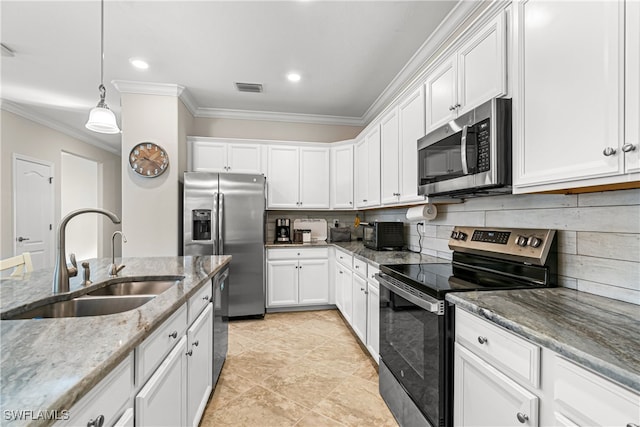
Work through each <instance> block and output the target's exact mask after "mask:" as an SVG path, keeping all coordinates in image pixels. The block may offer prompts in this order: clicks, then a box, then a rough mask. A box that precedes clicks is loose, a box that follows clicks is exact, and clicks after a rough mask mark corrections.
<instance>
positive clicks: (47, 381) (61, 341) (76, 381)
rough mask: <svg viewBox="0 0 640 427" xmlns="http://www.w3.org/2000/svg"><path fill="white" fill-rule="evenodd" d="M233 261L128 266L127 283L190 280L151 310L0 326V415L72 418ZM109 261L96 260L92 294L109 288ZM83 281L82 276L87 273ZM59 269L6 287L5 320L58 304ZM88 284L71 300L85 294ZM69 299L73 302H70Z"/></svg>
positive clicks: (0, 290)
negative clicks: (55, 282)
mask: <svg viewBox="0 0 640 427" xmlns="http://www.w3.org/2000/svg"><path fill="white" fill-rule="evenodd" d="M230 260H231V257H230V256H211V257H209V256H206V257H166V258H164V257H160V258H125V259H124V260H122V261H123V263H124V264H125V265H126V268H125V269H124V270H122V271H121V272H120V274H119V276H121V277H135V278H139V279H144V278H147V277H154V276H159V275H162V276H184V280H182V281H181V282H180V283H179V284H177V285H176V286H175V287H173V288H170V289H169V290H167V291H165V292H163V293H162V294H160V295H158V296H157V297H156V298H154V299H153V300H151V301H150V302H148V303H147V304H145V305H143V306H141V307H139V308H137V309H134V310H131V311H127V312H124V313H119V314H111V315H106V316H93V317H80V318H60V319H31V320H1V321H0V352H1V355H0V387H1V391H0V414H4V413H5V412H4V411H5V410H8V411H11V410H32V411H44V410H58V411H62V410H65V409H66V410H68V409H69V408H71V407H72V406H73V404H74V403H75V402H77V401H78V400H79V399H80V398H81V397H82V396H83V395H84V394H86V393H87V392H88V391H89V390H91V388H92V387H93V386H95V385H96V384H97V383H98V382H100V380H101V379H102V378H104V377H105V376H106V375H107V374H108V373H109V372H111V370H112V369H113V368H115V367H116V366H117V365H118V364H119V363H120V362H121V361H122V360H124V358H125V357H126V356H127V355H128V354H129V353H130V352H131V351H132V350H133V349H134V348H135V347H136V346H137V345H138V344H140V343H141V342H142V341H143V340H144V339H145V338H146V337H147V336H148V335H149V334H150V333H151V332H152V331H153V330H155V328H156V327H157V326H159V325H160V324H161V323H162V322H163V321H164V320H166V319H167V318H168V317H169V316H170V315H171V314H172V313H173V312H174V311H175V310H176V309H177V308H179V307H180V306H182V304H184V303H185V302H186V301H187V300H188V298H189V297H190V296H191V295H192V294H193V293H194V292H196V291H197V289H199V288H200V287H201V286H204V285H205V283H210V281H209V279H210V278H211V277H213V276H214V275H215V273H217V272H218V271H220V269H222V268H223V267H224V266H225V265H226V264H228V263H229V261H230ZM109 263H110V260H107V259H98V260H95V259H94V260H90V264H91V271H92V274H91V276H92V279H93V281H94V283H93V284H92V285H91V288H99V287H101V286H104V281H106V280H108V279H109V278H108V276H107V274H106V272H107V267H108V265H109ZM79 276H82V272H80V274H79ZM52 278H53V269H46V270H38V271H34V272H32V273H30V274H27V275H26V276H25V277H23V278H12V279H3V280H2V282H1V284H0V315H2V316H3V317H4V316H6V315H7V314H8V313H11V312H20V311H24V310H23V309H22V308H21V307H29V306H35V305H39V304H38V303H37V301H41V300H57V299H66V298H61V297H64V296H53V295H52V292H51V289H52V284H51V280H52ZM81 281H82V280H81V278H80V277H75V278H72V279H71V285H70V287H71V294H73V295H75V294H81V293H84V292H86V291H87V290H88V289H89V288H82V286H81ZM68 295H69V294H67V296H68ZM52 422H53V421H46V420H39V421H33V422H31V421H30V420H22V421H18V420H14V421H10V420H6V419H5V417H4V415H3V420H2V425H10V426H22V425H41V426H45V425H49V424H51V423H52Z"/></svg>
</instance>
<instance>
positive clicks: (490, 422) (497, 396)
mask: <svg viewBox="0 0 640 427" xmlns="http://www.w3.org/2000/svg"><path fill="white" fill-rule="evenodd" d="M454 367H455V368H454V369H455V374H454V378H455V384H454V415H453V418H454V425H455V426H516V425H523V426H537V425H538V406H539V399H538V397H537V396H536V395H534V394H532V393H530V392H529V391H527V390H526V389H525V388H523V387H521V386H519V385H518V384H517V383H516V382H515V381H513V380H512V379H510V378H509V377H507V376H506V375H504V374H503V373H502V372H500V371H498V370H497V369H496V368H494V367H493V366H492V365H490V364H489V363H487V362H486V361H484V360H483V359H481V358H480V357H478V356H476V355H475V354H473V353H472V352H471V351H469V350H467V349H466V348H464V347H463V346H461V345H460V344H458V343H456V344H455V361H454Z"/></svg>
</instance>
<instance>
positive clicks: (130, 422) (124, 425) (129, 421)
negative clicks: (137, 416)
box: [113, 408, 135, 427]
mask: <svg viewBox="0 0 640 427" xmlns="http://www.w3.org/2000/svg"><path fill="white" fill-rule="evenodd" d="M134 425H135V424H134V417H133V408H128V409H127V410H126V411H124V414H122V416H121V417H120V418H118V421H116V423H115V424H114V425H113V427H133V426H134Z"/></svg>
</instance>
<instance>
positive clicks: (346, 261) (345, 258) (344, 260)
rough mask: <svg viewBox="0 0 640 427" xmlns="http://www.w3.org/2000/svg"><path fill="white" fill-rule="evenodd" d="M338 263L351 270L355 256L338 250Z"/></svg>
mask: <svg viewBox="0 0 640 427" xmlns="http://www.w3.org/2000/svg"><path fill="white" fill-rule="evenodd" d="M336 261H338V262H339V263H340V264H342V265H344V266H345V267H347V268H348V269H349V270H351V265H352V264H353V256H352V255H351V254H350V253H348V252H345V251H341V250H340V249H336Z"/></svg>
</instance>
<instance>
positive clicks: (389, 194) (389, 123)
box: [380, 108, 415, 204]
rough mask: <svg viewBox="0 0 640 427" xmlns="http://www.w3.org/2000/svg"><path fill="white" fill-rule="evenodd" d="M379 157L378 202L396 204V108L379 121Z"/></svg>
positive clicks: (397, 143) (397, 180) (398, 155)
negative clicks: (379, 181)
mask: <svg viewBox="0 0 640 427" xmlns="http://www.w3.org/2000/svg"><path fill="white" fill-rule="evenodd" d="M414 155H415V153H414ZM380 157H381V158H380V163H381V171H380V173H381V183H380V201H381V202H382V203H383V204H388V203H396V202H398V196H399V195H400V191H399V188H400V183H399V177H400V171H399V169H398V168H399V165H400V159H399V157H400V139H399V128H398V109H397V108H393V109H392V110H391V111H390V112H389V113H387V115H385V116H384V117H383V118H382V120H381V121H380ZM414 158H415V157H414Z"/></svg>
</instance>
